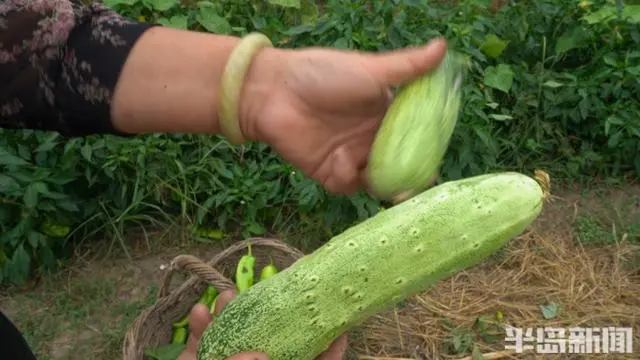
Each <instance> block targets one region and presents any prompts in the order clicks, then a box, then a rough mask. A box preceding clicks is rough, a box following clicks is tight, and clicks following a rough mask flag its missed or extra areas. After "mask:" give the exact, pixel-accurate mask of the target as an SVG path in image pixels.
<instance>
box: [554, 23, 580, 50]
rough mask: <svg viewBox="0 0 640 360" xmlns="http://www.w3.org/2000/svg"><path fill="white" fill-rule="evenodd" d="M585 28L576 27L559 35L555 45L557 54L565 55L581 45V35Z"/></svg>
mask: <svg viewBox="0 0 640 360" xmlns="http://www.w3.org/2000/svg"><path fill="white" fill-rule="evenodd" d="M583 31H584V30H583V29H582V28H580V27H575V28H573V29H571V30H569V31H567V32H565V33H564V34H562V35H560V37H558V40H557V41H556V46H555V52H556V55H563V54H565V53H566V52H568V51H570V50H573V49H577V48H579V47H581V36H582V33H583Z"/></svg>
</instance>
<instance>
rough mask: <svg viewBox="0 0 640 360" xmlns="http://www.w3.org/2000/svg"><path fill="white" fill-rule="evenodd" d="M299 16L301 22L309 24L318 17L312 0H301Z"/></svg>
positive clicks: (316, 8)
mask: <svg viewBox="0 0 640 360" xmlns="http://www.w3.org/2000/svg"><path fill="white" fill-rule="evenodd" d="M301 6H302V7H301V9H300V17H301V18H302V23H303V24H311V23H313V22H315V21H316V20H317V19H318V16H319V15H320V11H319V10H318V6H317V5H316V3H315V1H313V0H303V1H302V3H301Z"/></svg>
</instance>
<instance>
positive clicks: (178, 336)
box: [171, 327, 188, 344]
mask: <svg viewBox="0 0 640 360" xmlns="http://www.w3.org/2000/svg"><path fill="white" fill-rule="evenodd" d="M187 334H188V331H187V328H186V327H181V328H178V329H175V330H174V332H173V337H172V339H171V343H172V344H184V343H185V342H186V341H187Z"/></svg>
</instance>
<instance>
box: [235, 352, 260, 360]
mask: <svg viewBox="0 0 640 360" xmlns="http://www.w3.org/2000/svg"><path fill="white" fill-rule="evenodd" d="M227 360H269V357H268V356H267V355H265V354H263V353H259V352H244V353H241V354H237V355H234V356H232V357H230V358H227Z"/></svg>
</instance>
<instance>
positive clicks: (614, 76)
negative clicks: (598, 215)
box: [0, 0, 640, 283]
mask: <svg viewBox="0 0 640 360" xmlns="http://www.w3.org/2000/svg"><path fill="white" fill-rule="evenodd" d="M105 1H106V4H107V5H108V6H111V7H113V8H114V9H116V10H117V11H118V12H120V13H122V14H125V15H127V16H130V17H132V18H137V19H144V20H145V21H148V22H157V23H161V24H165V25H167V26H173V27H178V28H189V29H196V30H200V31H213V32H217V33H229V34H236V35H243V34H246V33H247V32H249V31H254V30H257V31H261V32H263V33H264V34H266V35H267V36H269V37H270V38H271V39H272V40H273V42H274V44H277V45H278V46H283V47H302V46H308V45H314V46H316V45H322V46H331V47H337V48H356V49H362V50H372V51H384V50H389V49H393V48H399V47H402V46H406V45H416V44H422V43H424V42H425V41H427V40H428V39H430V38H432V37H434V36H437V35H444V36H445V37H447V38H448V39H449V40H450V44H451V46H452V47H453V48H455V49H456V50H458V51H460V52H461V53H463V54H466V55H467V56H468V57H469V59H470V61H471V69H470V73H469V76H468V78H467V80H466V83H465V87H464V89H463V105H462V114H461V118H460V121H459V123H458V126H457V128H456V130H455V133H454V135H453V138H452V142H451V147H450V149H449V151H448V153H447V156H446V159H445V162H444V166H443V174H442V175H443V178H444V179H457V178H460V177H463V176H470V175H474V174H479V173H481V172H485V171H489V170H496V169H512V170H520V171H528V170H531V169H533V168H534V167H542V168H545V169H546V170H547V171H548V172H549V173H550V174H551V176H552V178H556V179H558V178H566V179H574V180H584V179H587V178H589V177H599V176H608V177H619V178H622V177H624V176H626V175H627V174H632V175H634V174H635V175H637V174H639V173H640V102H639V101H638V98H637V96H638V93H640V81H639V80H638V79H640V50H638V49H640V30H639V26H638V23H639V22H640V5H633V6H631V5H626V6H624V7H622V6H621V4H622V3H621V1H617V2H614V1H604V0H600V1H592V2H585V1H583V2H581V3H583V4H585V5H582V6H579V5H578V1H558V0H538V1H518V2H517V4H515V5H510V6H507V7H505V8H503V9H502V10H501V11H500V12H499V13H497V14H495V15H494V14H491V13H490V12H488V11H487V4H486V3H487V2H488V1H478V0H476V1H471V0H461V1H460V2H459V4H458V5H451V4H448V3H449V2H447V4H440V3H438V4H434V3H432V2H429V4H427V1H425V0H404V1H399V0H395V1H363V0H328V1H326V2H325V1H323V2H318V4H319V5H317V4H316V3H314V2H310V1H306V0H305V1H301V0H298V1H296V0H278V1H276V0H270V1H260V0H256V1H250V2H249V1H246V2H239V1H231V0H221V1H215V2H207V1H199V2H193V1H184V2H180V1H178V0H105ZM0 166H1V169H2V170H1V172H0V230H1V233H2V235H0V283H21V282H23V281H24V280H25V279H26V278H27V277H28V275H29V274H30V273H31V272H32V271H33V270H36V271H38V272H42V271H46V270H50V269H53V268H55V267H56V266H57V264H58V259H61V258H64V257H66V256H67V255H68V254H69V251H70V250H71V248H72V245H73V244H74V243H77V242H78V241H83V240H85V239H92V238H95V237H97V238H99V239H104V238H105V237H106V238H108V239H111V240H112V241H114V243H116V244H117V243H119V244H120V245H121V246H122V247H123V248H124V249H126V246H125V245H126V244H125V241H124V238H123V232H124V230H125V229H126V228H128V227H131V226H136V227H158V228H164V227H166V226H167V224H172V223H177V224H179V225H181V226H193V227H195V229H196V230H197V229H198V228H203V227H204V228H212V229H214V230H215V231H214V233H216V234H218V233H220V234H222V235H227V234H229V233H233V232H234V231H236V230H237V229H241V230H239V232H240V234H239V236H242V237H246V236H251V235H260V234H263V233H265V232H267V231H268V232H283V231H287V230H288V229H294V230H296V231H301V230H302V229H311V230H312V231H313V232H314V233H315V234H316V236H319V237H322V238H323V239H326V238H328V237H329V236H331V235H332V234H335V233H336V232H339V231H341V230H342V229H344V228H345V227H346V226H349V225H351V224H353V223H354V222H357V221H361V220H363V219H366V218H368V217H370V216H371V215H373V214H374V213H375V212H377V209H378V208H379V205H380V204H379V203H378V202H377V201H374V200H372V199H371V198H370V197H368V196H367V195H365V194H363V193H360V194H357V195H354V196H352V197H348V198H347V197H339V196H333V195H330V194H327V193H326V192H324V191H323V190H322V189H321V188H320V187H319V186H318V184H316V183H314V182H312V181H310V180H308V179H305V178H304V177H303V176H302V175H301V174H300V173H298V172H296V171H295V169H293V168H292V167H291V166H290V165H289V164H286V163H284V162H283V161H282V160H281V159H279V157H278V156H277V155H276V154H274V153H273V152H272V151H271V150H270V149H268V148H267V147H266V146H264V145H262V144H250V145H248V146H245V147H242V148H240V147H232V146H230V145H229V144H228V143H227V142H225V141H224V140H222V139H220V138H218V137H208V136H193V135H156V134H154V135H145V136H138V137H134V138H117V137H113V136H92V137H88V138H75V139H63V138H61V137H60V136H59V135H58V134H56V133H43V132H36V131H7V130H2V131H1V132H0Z"/></svg>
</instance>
